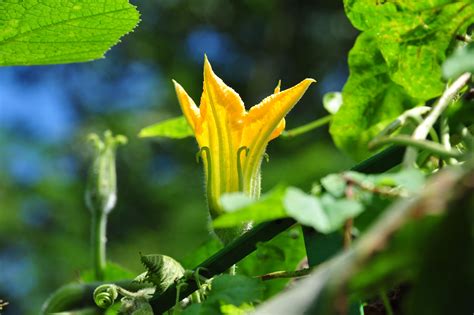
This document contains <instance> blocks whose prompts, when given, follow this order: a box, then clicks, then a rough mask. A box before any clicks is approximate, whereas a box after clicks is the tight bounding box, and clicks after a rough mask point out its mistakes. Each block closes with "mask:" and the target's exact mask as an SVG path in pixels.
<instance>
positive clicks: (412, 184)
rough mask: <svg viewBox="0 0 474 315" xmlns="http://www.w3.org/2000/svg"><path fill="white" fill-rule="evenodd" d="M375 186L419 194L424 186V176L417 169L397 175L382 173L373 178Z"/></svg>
mask: <svg viewBox="0 0 474 315" xmlns="http://www.w3.org/2000/svg"><path fill="white" fill-rule="evenodd" d="M374 177H375V180H374V183H375V185H377V186H381V185H389V186H398V187H401V188H403V189H405V190H407V191H409V192H419V191H420V190H421V189H422V188H423V187H424V185H425V182H426V180H425V175H424V174H423V172H422V171H420V170H418V169H405V170H401V171H400V172H397V173H384V174H380V175H377V176H374Z"/></svg>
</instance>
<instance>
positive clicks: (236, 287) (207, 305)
mask: <svg viewBox="0 0 474 315" xmlns="http://www.w3.org/2000/svg"><path fill="white" fill-rule="evenodd" d="M211 286H212V288H211V292H210V293H209V295H208V296H207V298H206V300H205V301H204V302H203V303H201V304H193V305H192V306H191V307H188V308H186V309H185V310H184V312H183V313H182V314H183V315H197V314H199V315H207V314H209V315H213V314H226V313H223V312H222V310H224V311H225V310H227V314H239V313H241V311H243V310H249V309H251V306H250V305H249V303H252V302H256V301H258V300H260V299H262V297H263V295H262V293H263V287H262V283H261V282H260V281H259V280H257V279H252V278H249V277H246V276H242V275H235V276H231V275H221V276H218V277H215V278H214V279H213V280H212V284H211ZM227 305H233V306H234V307H229V306H227ZM241 309H242V310H241ZM236 311H237V312H236Z"/></svg>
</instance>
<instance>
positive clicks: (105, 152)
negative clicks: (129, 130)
mask: <svg viewBox="0 0 474 315" xmlns="http://www.w3.org/2000/svg"><path fill="white" fill-rule="evenodd" d="M89 141H90V142H91V143H92V145H93V147H94V151H95V156H94V161H93V162H92V166H91V168H90V170H89V178H88V183H87V188H86V196H85V197H86V204H87V207H88V208H89V210H90V211H91V212H92V213H103V214H108V213H109V212H110V211H111V210H112V209H113V208H114V206H115V202H116V200H117V179H116V178H117V176H116V172H115V150H116V148H117V145H119V144H125V143H127V138H126V137H125V136H122V135H116V136H113V135H112V133H111V132H110V131H109V130H107V131H106V132H104V140H103V141H102V140H101V139H100V138H99V136H98V135H96V134H91V135H89Z"/></svg>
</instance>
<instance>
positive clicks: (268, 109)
mask: <svg viewBox="0 0 474 315" xmlns="http://www.w3.org/2000/svg"><path fill="white" fill-rule="evenodd" d="M313 82H315V80H313V79H305V80H303V81H301V82H300V83H299V84H297V85H295V86H294V87H292V88H289V89H287V90H284V91H281V92H280V85H279V84H278V86H277V87H276V89H275V91H274V94H272V95H270V96H268V97H267V98H265V99H264V100H263V101H261V102H260V103H259V104H257V105H255V106H253V107H252V108H250V110H249V111H246V110H245V107H244V103H243V102H242V100H241V98H240V96H239V95H238V94H237V93H236V92H235V91H234V90H233V89H232V88H230V87H229V86H227V85H226V84H225V83H224V82H223V81H222V80H221V79H220V78H219V77H218V76H217V75H216V74H215V73H214V72H213V70H212V67H211V64H210V63H209V61H208V60H207V58H205V60H204V87H203V93H202V96H201V103H200V106H199V108H198V107H197V106H196V104H195V103H194V101H193V100H192V99H191V97H189V95H188V94H187V93H186V91H185V90H184V89H183V87H182V86H181V85H179V84H178V83H177V82H176V81H174V80H173V83H174V85H175V89H176V94H177V96H178V100H179V103H180V105H181V109H182V111H183V113H184V116H185V117H186V120H187V121H188V123H189V125H190V126H191V128H192V130H193V132H194V135H195V137H196V140H197V142H198V144H199V147H200V154H201V158H202V160H203V163H204V172H205V177H206V185H207V187H206V189H207V197H208V205H209V210H210V214H211V217H212V218H216V217H217V216H219V215H220V214H222V213H223V209H222V206H221V203H220V197H221V196H222V194H224V193H229V192H244V193H245V194H246V195H248V196H249V197H252V198H255V199H257V198H258V197H259V195H260V165H261V162H262V158H263V156H264V154H265V149H266V147H267V144H268V142H269V141H270V140H272V139H274V138H276V137H278V136H279V135H280V134H281V133H282V131H283V130H284V128H285V119H284V117H285V115H286V114H287V113H288V112H289V111H290V110H291V109H292V108H293V106H294V105H295V104H296V103H297V102H298V101H299V100H300V98H301V97H302V96H303V94H304V93H305V92H306V90H307V88H308V87H309V85H310V84H311V83H313ZM245 229H246V228H245V227H244V225H243V227H242V228H241V229H238V231H234V232H235V233H234V232H231V233H227V232H228V231H226V232H222V231H216V234H218V236H219V237H220V238H221V240H222V241H223V242H224V243H227V242H228V241H230V239H231V238H233V237H235V236H237V235H235V234H239V233H241V232H242V231H243V230H245ZM229 234H230V235H229Z"/></svg>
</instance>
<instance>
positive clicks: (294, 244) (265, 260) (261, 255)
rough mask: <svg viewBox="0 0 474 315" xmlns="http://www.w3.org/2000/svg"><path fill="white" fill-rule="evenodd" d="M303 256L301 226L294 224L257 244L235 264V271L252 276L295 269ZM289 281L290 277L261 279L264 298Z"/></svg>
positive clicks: (303, 245) (304, 250) (304, 251)
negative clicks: (270, 279) (269, 279)
mask: <svg viewBox="0 0 474 315" xmlns="http://www.w3.org/2000/svg"><path fill="white" fill-rule="evenodd" d="M305 256H306V248H305V244H304V239H303V233H302V231H301V227H299V226H295V227H293V228H291V229H289V230H287V231H284V232H282V233H280V234H279V235H278V236H276V237H275V238H273V239H272V240H270V241H268V242H265V243H259V244H257V250H256V251H255V252H253V253H252V254H250V255H249V256H247V257H246V258H244V259H243V260H242V261H241V262H239V263H238V264H237V272H238V274H243V275H247V276H252V277H253V276H258V275H264V274H267V273H269V272H272V271H279V270H296V269H298V266H299V264H300V262H301V261H302V260H303V259H304V257H305ZM289 281H291V279H274V280H272V281H263V285H264V286H265V292H264V296H265V299H266V298H269V297H271V296H273V295H275V294H277V293H278V292H281V290H282V289H283V288H284V287H285V286H286V285H287V284H288V282H289Z"/></svg>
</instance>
